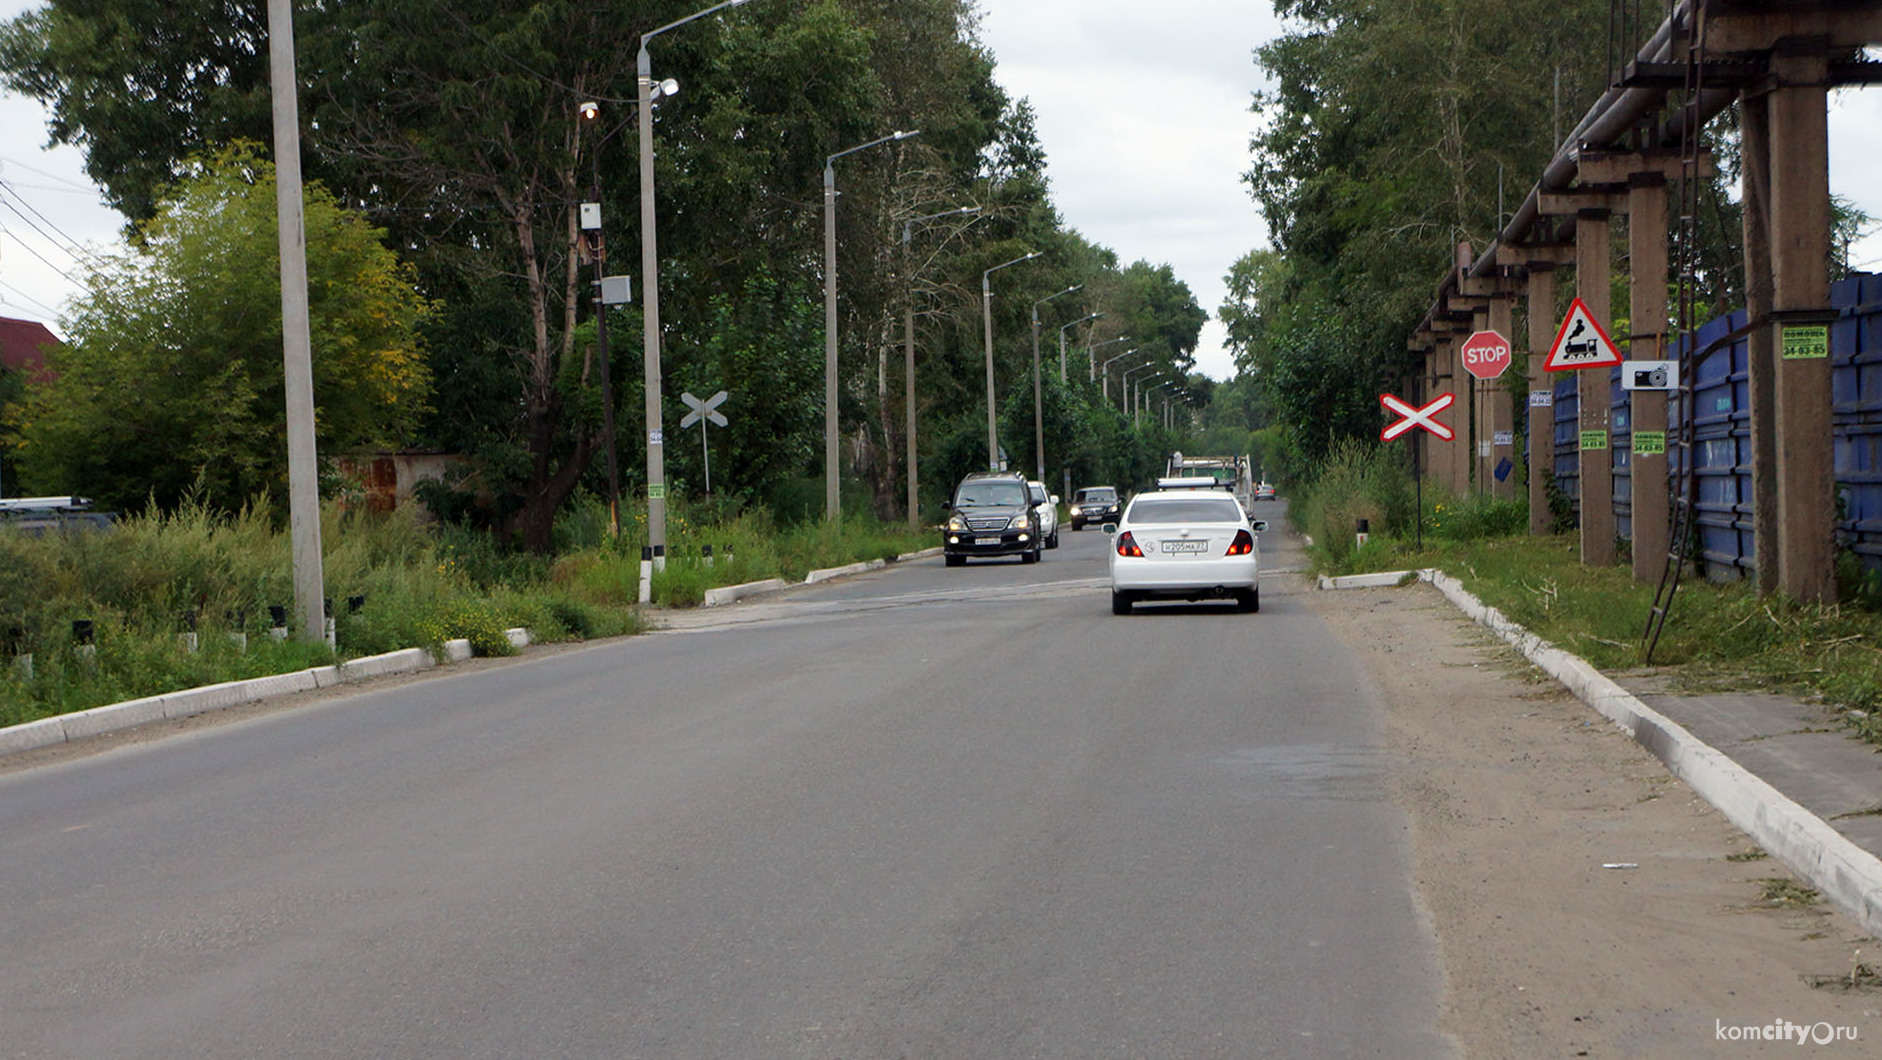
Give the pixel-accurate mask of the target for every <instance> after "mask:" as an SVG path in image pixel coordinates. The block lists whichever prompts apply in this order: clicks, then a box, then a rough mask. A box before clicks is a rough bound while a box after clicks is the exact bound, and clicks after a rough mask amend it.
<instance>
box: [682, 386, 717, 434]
mask: <svg viewBox="0 0 1882 1060" xmlns="http://www.w3.org/2000/svg"><path fill="white" fill-rule="evenodd" d="M680 400H681V401H684V402H686V407H687V408H689V409H692V410H693V411H691V412H689V413H687V414H686V416H685V418H683V419H681V420H680V426H681V427H682V428H684V427H691V426H692V425H693V424H695V423H698V422H699V421H700V420H701V419H707V420H711V421H712V425H713V426H714V427H723V426H725V417H724V416H723V415H721V414H720V413H718V412H717V411H715V410H717V409H718V407H719V405H720V404H721V403H722V402H724V401H725V391H723V390H721V391H719V392H718V393H717V394H714V395H712V396H711V397H709V398H707V399H706V400H704V401H701V400H699V399H698V398H696V397H694V396H693V395H691V394H681V395H680Z"/></svg>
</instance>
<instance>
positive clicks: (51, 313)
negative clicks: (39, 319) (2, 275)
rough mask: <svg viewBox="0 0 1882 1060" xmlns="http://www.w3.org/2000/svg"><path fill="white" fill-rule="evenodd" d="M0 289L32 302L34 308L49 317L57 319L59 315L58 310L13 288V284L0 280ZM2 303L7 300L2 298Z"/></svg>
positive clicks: (0, 299)
mask: <svg viewBox="0 0 1882 1060" xmlns="http://www.w3.org/2000/svg"><path fill="white" fill-rule="evenodd" d="M0 287H4V288H6V289H7V290H9V291H12V292H13V293H14V294H16V295H18V296H19V297H20V298H21V299H23V300H25V301H28V302H31V303H32V304H33V305H34V306H36V307H37V308H38V309H39V310H40V312H43V313H45V314H46V315H47V316H50V317H55V318H56V317H57V316H58V315H59V311H58V310H57V309H54V308H52V307H51V306H49V305H47V304H46V303H44V302H42V301H40V300H39V299H37V298H34V297H33V296H32V295H30V294H27V293H26V292H25V291H22V290H20V289H19V288H18V287H15V286H13V285H12V284H10V283H8V282H6V281H5V280H0ZM0 301H6V299H3V298H0Z"/></svg>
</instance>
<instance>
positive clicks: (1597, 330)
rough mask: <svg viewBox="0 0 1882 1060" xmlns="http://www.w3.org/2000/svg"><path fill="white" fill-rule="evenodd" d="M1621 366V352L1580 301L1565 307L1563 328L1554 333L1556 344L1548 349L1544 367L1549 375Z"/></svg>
mask: <svg viewBox="0 0 1882 1060" xmlns="http://www.w3.org/2000/svg"><path fill="white" fill-rule="evenodd" d="M1619 363H1621V351H1620V350H1618V349H1615V347H1614V340H1612V339H1610V338H1608V333H1607V332H1606V331H1603V330H1602V328H1601V325H1600V324H1599V323H1598V322H1597V321H1596V320H1595V318H1594V314H1593V313H1590V312H1588V306H1587V305H1586V304H1585V303H1583V302H1582V300H1581V299H1579V298H1577V299H1575V302H1574V304H1573V305H1570V306H1569V307H1568V315H1567V316H1566V317H1563V318H1562V327H1561V329H1560V330H1558V331H1556V333H1555V345H1553V346H1550V347H1549V359H1548V361H1547V362H1545V363H1544V364H1543V368H1545V369H1547V370H1548V371H1551V372H1572V371H1576V370H1578V369H1582V368H1611V367H1613V366H1614V365H1617V364H1619Z"/></svg>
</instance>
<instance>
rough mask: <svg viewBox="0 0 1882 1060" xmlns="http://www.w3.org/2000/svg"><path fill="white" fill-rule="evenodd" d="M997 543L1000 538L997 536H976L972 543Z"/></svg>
mask: <svg viewBox="0 0 1882 1060" xmlns="http://www.w3.org/2000/svg"><path fill="white" fill-rule="evenodd" d="M999 543H1000V539H999V538H997V537H976V538H974V544H976V545H997V544H999Z"/></svg>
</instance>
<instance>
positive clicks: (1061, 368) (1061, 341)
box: [1059, 313, 1104, 383]
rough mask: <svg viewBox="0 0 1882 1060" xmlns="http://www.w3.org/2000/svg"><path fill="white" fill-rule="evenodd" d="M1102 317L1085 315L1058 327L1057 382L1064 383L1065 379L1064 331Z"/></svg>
mask: <svg viewBox="0 0 1882 1060" xmlns="http://www.w3.org/2000/svg"><path fill="white" fill-rule="evenodd" d="M1103 315H1104V314H1103V313H1086V314H1085V315H1084V316H1082V317H1079V318H1078V319H1077V320H1074V321H1072V322H1071V323H1070V324H1060V325H1059V382H1061V383H1063V382H1065V378H1066V377H1065V329H1067V328H1075V327H1077V326H1078V325H1080V324H1083V323H1084V322H1085V321H1087V320H1096V319H1098V318H1099V317H1101V316H1103Z"/></svg>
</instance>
